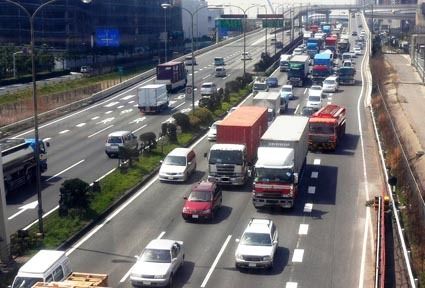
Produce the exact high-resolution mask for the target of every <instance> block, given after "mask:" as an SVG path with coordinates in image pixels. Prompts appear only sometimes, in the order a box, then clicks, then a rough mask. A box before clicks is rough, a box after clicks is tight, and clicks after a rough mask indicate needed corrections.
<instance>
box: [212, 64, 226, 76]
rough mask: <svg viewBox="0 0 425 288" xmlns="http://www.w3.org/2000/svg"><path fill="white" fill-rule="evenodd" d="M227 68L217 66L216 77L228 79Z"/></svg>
mask: <svg viewBox="0 0 425 288" xmlns="http://www.w3.org/2000/svg"><path fill="white" fill-rule="evenodd" d="M226 75H227V74H226V68H224V66H217V67H215V69H214V76H215V77H226Z"/></svg>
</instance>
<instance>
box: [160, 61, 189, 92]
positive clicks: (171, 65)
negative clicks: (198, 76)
mask: <svg viewBox="0 0 425 288" xmlns="http://www.w3.org/2000/svg"><path fill="white" fill-rule="evenodd" d="M155 83H157V84H165V85H166V86H167V91H168V92H175V91H178V90H179V89H183V88H184V87H186V83H187V72H186V67H185V65H184V63H183V62H182V61H169V62H167V63H162V64H159V65H158V66H156V81H155Z"/></svg>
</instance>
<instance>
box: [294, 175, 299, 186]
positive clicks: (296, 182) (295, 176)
mask: <svg viewBox="0 0 425 288" xmlns="http://www.w3.org/2000/svg"><path fill="white" fill-rule="evenodd" d="M294 184H298V173H294Z"/></svg>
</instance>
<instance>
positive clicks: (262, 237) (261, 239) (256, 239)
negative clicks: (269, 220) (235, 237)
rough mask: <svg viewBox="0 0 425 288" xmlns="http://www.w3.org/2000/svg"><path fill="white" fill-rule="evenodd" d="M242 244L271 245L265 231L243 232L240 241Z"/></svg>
mask: <svg viewBox="0 0 425 288" xmlns="http://www.w3.org/2000/svg"><path fill="white" fill-rule="evenodd" d="M240 243H241V244H242V245H252V246H271V245H272V239H271V238H270V235H269V234H266V233H249V232H247V233H244V234H243V235H242V239H241V242H240Z"/></svg>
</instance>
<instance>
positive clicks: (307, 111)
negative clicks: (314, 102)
mask: <svg viewBox="0 0 425 288" xmlns="http://www.w3.org/2000/svg"><path fill="white" fill-rule="evenodd" d="M316 111H317V109H315V108H313V107H307V106H304V107H303V109H302V110H301V115H302V116H307V117H310V116H311V115H313V113H314V112H316Z"/></svg>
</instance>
